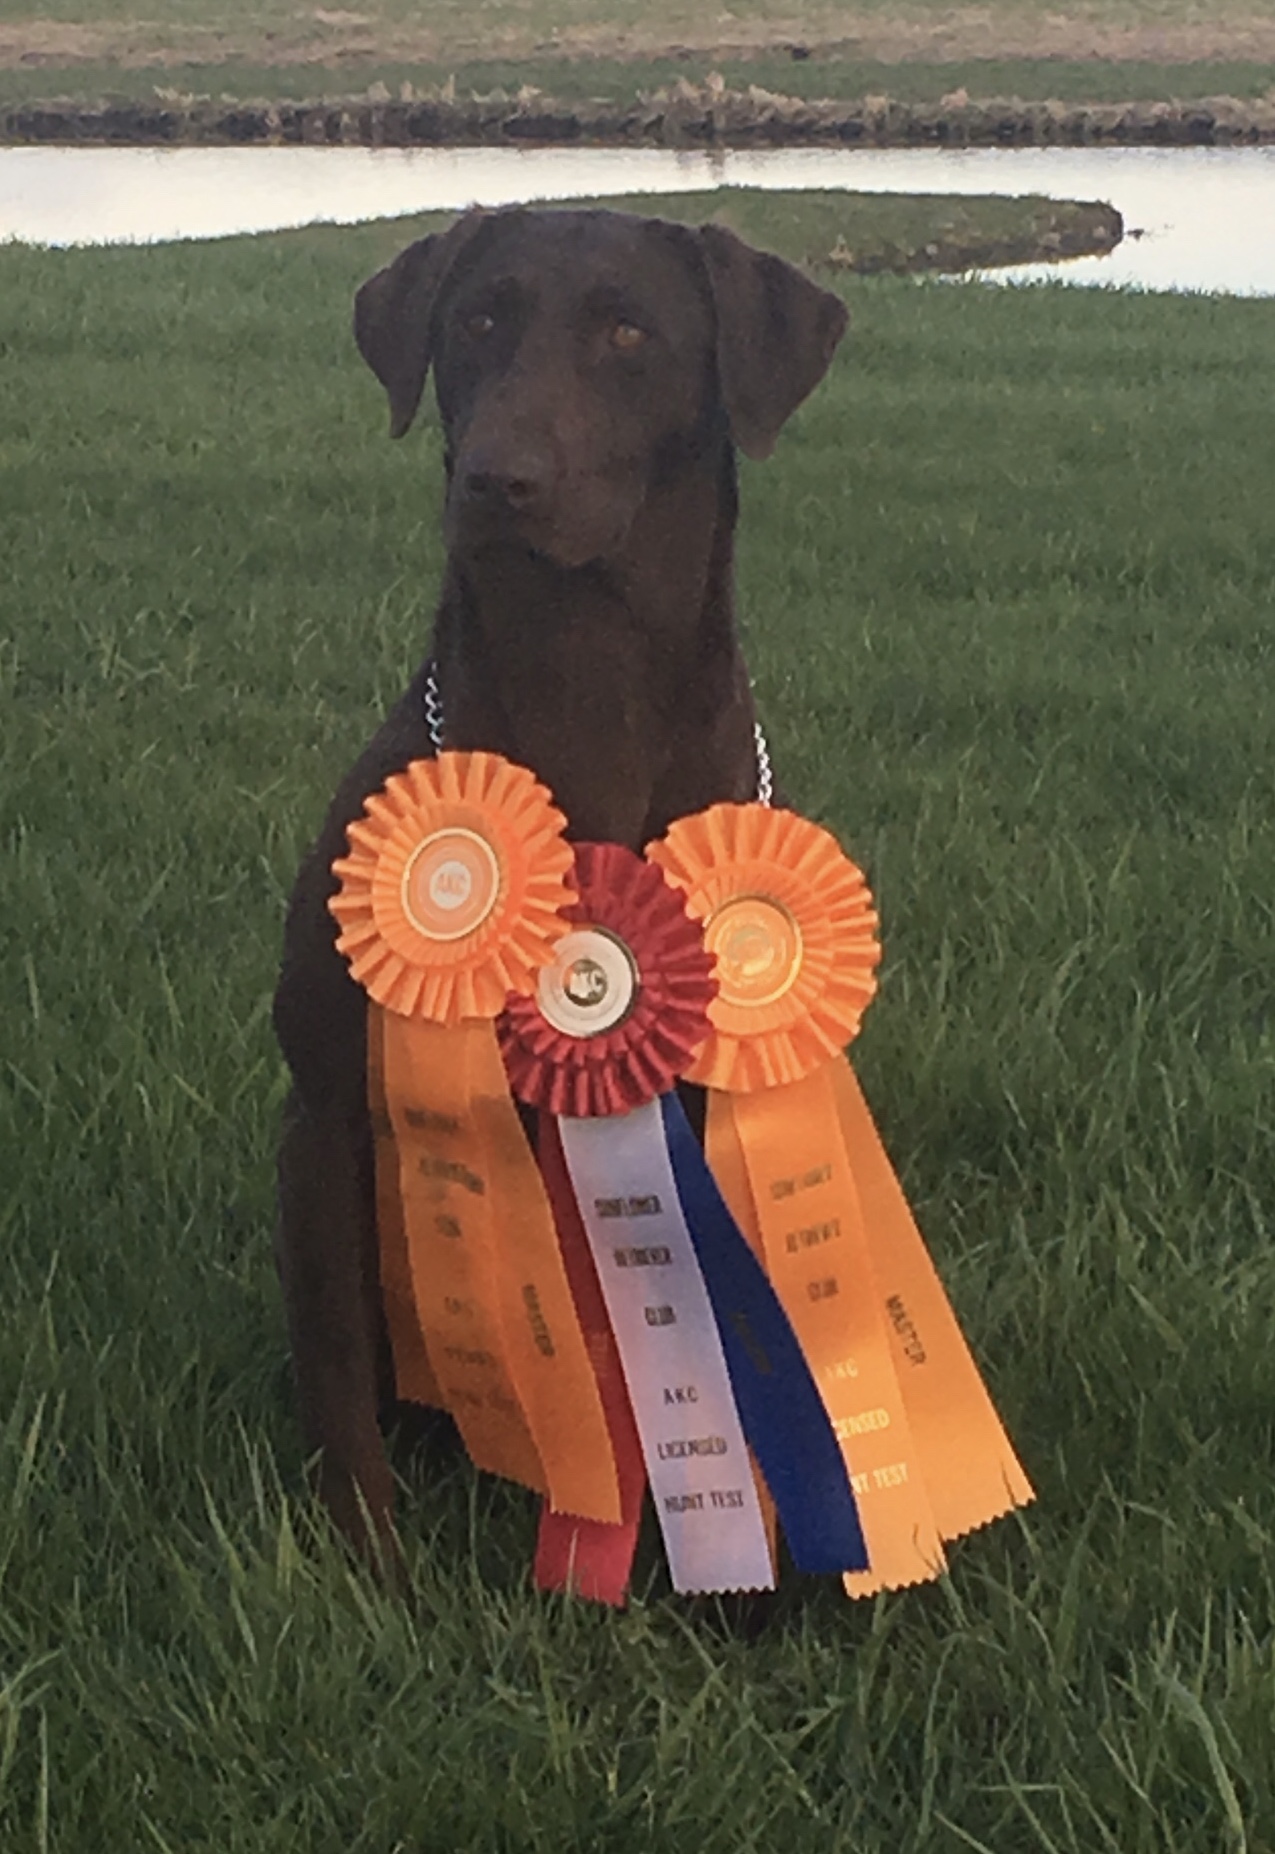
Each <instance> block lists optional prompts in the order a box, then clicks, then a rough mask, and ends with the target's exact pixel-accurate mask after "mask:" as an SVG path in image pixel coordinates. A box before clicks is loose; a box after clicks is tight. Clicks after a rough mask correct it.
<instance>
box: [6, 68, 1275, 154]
mask: <svg viewBox="0 0 1275 1854" xmlns="http://www.w3.org/2000/svg"><path fill="white" fill-rule="evenodd" d="M404 89H405V90H409V89H410V86H404ZM0 140H4V141H8V142H109V143H129V144H133V145H141V146H147V145H156V144H159V145H165V144H168V145H176V144H184V143H209V144H221V145H223V146H224V145H228V144H229V145H233V144H240V143H274V142H277V143H309V144H314V145H320V144H323V143H347V144H356V145H357V144H364V145H369V146H373V147H396V148H406V147H416V146H422V147H448V146H462V147H464V146H484V145H486V146H491V145H495V146H502V145H504V146H508V145H510V144H513V145H517V144H520V143H521V144H537V143H538V144H547V143H562V144H576V145H581V144H585V145H594V146H637V145H642V144H655V145H658V146H663V147H672V148H701V147H722V148H757V147H784V146H802V145H814V146H827V147H837V146H843V147H951V148H964V147H970V148H986V147H1088V146H1094V145H1103V144H1114V145H1124V144H1147V145H1152V146H1167V147H1214V146H1217V147H1235V146H1238V145H1242V144H1245V143H1259V142H1262V143H1265V142H1275V96H1273V97H1268V98H1265V99H1257V100H1251V101H1241V100H1239V99H1237V98H1235V97H1209V98H1206V99H1204V100H1203V101H1200V102H1193V103H1172V102H1166V103H1104V104H1074V103H1061V102H1043V103H1024V102H1021V101H1020V100H1018V99H1017V98H1011V99H1008V100H1001V101H991V102H978V101H972V100H970V99H969V98H968V97H966V96H965V95H964V93H961V92H958V93H956V94H955V95H952V96H948V97H945V98H943V99H942V101H941V102H939V103H933V104H929V103H921V104H918V103H901V102H896V101H892V100H891V99H890V98H888V97H863V98H860V99H858V100H855V101H850V102H840V101H826V102H813V103H812V102H807V101H804V100H803V99H801V98H798V97H787V96H780V95H777V94H775V93H773V92H771V91H766V90H760V89H757V88H756V87H750V88H749V89H748V90H743V91H736V90H728V89H726V88H725V87H724V86H723V85H719V84H714V82H713V81H712V80H711V79H710V80H709V81H708V83H706V84H702V85H694V84H688V83H678V84H675V85H673V86H672V87H671V88H668V89H665V90H660V91H657V92H655V93H653V94H651V95H647V96H641V97H638V98H637V99H635V100H634V101H632V102H628V103H616V102H609V101H605V102H604V101H599V102H594V103H584V104H570V105H568V104H565V103H560V102H555V100H554V99H553V98H552V97H549V96H545V95H543V94H541V93H540V92H539V91H528V90H524V91H521V92H519V94H518V95H517V96H514V97H511V96H509V95H507V94H506V93H505V92H503V91H494V92H492V93H491V94H490V95H487V96H472V97H468V98H464V97H458V96H448V95H447V94H446V92H445V91H444V92H440V93H438V94H436V95H433V96H429V95H404V96H401V97H399V98H393V97H391V96H390V95H389V93H388V92H387V91H385V89H384V86H379V85H378V86H373V88H372V90H371V91H369V92H368V93H367V95H365V96H363V97H359V98H349V99H347V100H345V101H341V102H324V103H266V102H261V103H227V102H217V101H214V100H212V99H209V98H184V97H175V96H174V97H160V98H157V100H156V102H155V103H154V104H147V103H104V104H98V105H85V104H83V103H75V102H59V101H52V102H47V103H38V104H27V105H11V106H9V107H7V108H5V109H2V110H0Z"/></svg>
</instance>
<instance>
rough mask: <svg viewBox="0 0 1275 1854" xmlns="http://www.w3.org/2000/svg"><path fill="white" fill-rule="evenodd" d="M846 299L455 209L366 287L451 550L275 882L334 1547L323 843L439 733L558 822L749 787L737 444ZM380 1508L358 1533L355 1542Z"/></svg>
mask: <svg viewBox="0 0 1275 1854" xmlns="http://www.w3.org/2000/svg"><path fill="white" fill-rule="evenodd" d="M845 324H846V312H845V309H844V307H843V305H842V304H841V302H840V301H839V299H838V298H837V297H835V296H833V295H830V294H829V293H828V292H827V291H825V290H821V289H819V288H817V287H816V285H814V284H813V283H811V282H810V281H809V280H808V279H807V278H805V277H804V276H802V275H801V274H800V272H798V271H797V270H795V269H793V268H792V266H791V265H789V264H786V263H784V262H783V261H781V260H780V259H779V258H776V257H772V256H768V255H766V254H764V253H761V252H758V251H754V250H752V249H751V248H750V247H749V246H747V245H745V244H743V243H741V242H740V240H739V239H737V238H736V237H734V236H733V235H732V234H731V233H730V232H728V231H725V230H724V229H722V228H721V227H719V226H714V225H706V226H704V227H702V228H701V229H699V230H694V229H691V228H689V227H686V226H681V225H672V224H665V223H662V222H661V221H658V220H651V219H638V218H631V217H628V216H627V215H624V214H619V213H610V212H593V211H578V212H577V211H553V212H541V211H536V212H531V211H524V210H516V211H507V212H496V213H481V212H474V213H470V214H467V215H466V216H465V217H464V218H462V219H459V220H458V221H457V222H456V223H455V224H453V225H452V227H451V228H450V229H449V230H448V231H446V232H444V233H442V234H440V235H439V236H436V237H432V238H426V239H423V240H421V241H420V242H419V243H418V244H414V245H411V246H410V247H409V248H408V249H407V250H406V251H404V252H403V253H402V254H401V256H400V257H398V258H397V259H396V260H395V261H394V263H392V264H391V265H390V266H389V267H388V269H386V270H383V271H380V272H378V274H377V275H376V276H374V277H373V278H372V279H371V280H370V281H369V282H368V283H366V284H364V286H363V288H362V289H361V290H360V291H359V293H358V297H357V301H356V306H355V318H354V329H355V335H356V338H357V341H358V345H359V348H360V351H361V352H362V354H363V357H364V359H365V360H366V361H367V363H368V365H369V366H370V367H371V369H372V371H373V372H374V373H375V375H376V376H377V378H378V380H380V382H381V384H382V386H383V387H384V388H385V391H386V393H387V395H388V397H389V407H390V431H391V435H392V436H393V437H401V436H402V435H403V433H404V432H406V431H407V429H408V427H409V426H410V425H411V423H412V420H413V418H414V417H415V414H416V411H417V408H418V406H419V404H420V399H421V395H422V392H423V390H424V386H425V379H426V375H427V374H428V372H429V370H430V367H431V365H432V366H433V369H434V379H435V387H436V391H437V396H438V404H439V409H440V412H441V414H442V424H443V432H444V437H445V468H446V494H445V499H444V513H443V521H444V529H445V535H446V540H447V548H448V559H447V567H446V572H445V576H444V580H443V586H442V592H441V596H440V599H439V603H438V608H437V611H436V613H435V617H434V633H433V640H432V644H431V655H430V658H429V659H428V660H427V662H426V664H425V665H423V666H422V668H421V670H420V672H419V673H418V674H417V676H416V678H415V680H414V681H413V682H412V684H411V686H410V688H409V689H408V690H407V692H406V694H405V695H404V696H403V698H402V700H401V701H400V702H399V703H398V705H397V707H396V708H395V709H394V710H393V712H392V713H391V714H390V716H389V718H388V720H387V721H386V722H385V724H384V726H383V727H382V728H381V729H380V731H379V733H377V735H376V736H375V738H374V739H373V740H372V742H371V744H370V745H369V746H368V748H367V750H366V752H365V753H364V754H363V755H362V757H361V758H360V759H359V761H358V763H357V764H356V765H355V767H354V768H353V770H352V771H351V772H350V773H349V775H348V776H347V777H346V778H345V780H344V781H343V782H342V784H341V787H340V789H339V790H338V792H337V794H336V797H335V799H334V800H333V802H332V805H331V808H330V809H329V811H328V814H327V818H326V821H325V822H324V825H323V828H322V830H321V832H320V834H319V838H318V841H317V842H316V844H315V845H314V847H313V849H312V850H311V851H310V853H309V855H308V856H307V857H306V859H305V861H304V863H303V865H302V867H301V871H300V874H299V876H298V879H297V884H296V888H295V890H294V892H293V896H292V902H291V907H290V909H289V913H288V921H287V928H286V932H285V937H284V951H283V966H282V973H281V976H280V980H279V987H278V992H277V994H276V998H275V1011H274V1021H275V1028H276V1031H277V1034H278V1037H279V1041H280V1044H281V1045H282V1048H283V1053H284V1055H285V1057H286V1058H287V1062H288V1065H289V1067H290V1069H291V1071H292V1082H293V1086H292V1093H291V1096H290V1098H289V1101H288V1105H287V1108H286V1110H285V1118H284V1127H283V1136H282V1143H281V1148H280V1155H279V1211H280V1216H279V1234H278V1249H277V1252H278V1262H279V1270H280V1275H281V1279H282V1284H283V1293H284V1298H285V1301H286V1306H287V1316H288V1325H289V1332H290V1338H291V1344H292V1355H293V1361H294V1366H295V1371H296V1381H297V1389H298V1394H299V1398H300V1407H301V1418H302V1423H303V1427H304V1432H305V1437H306V1441H307V1444H308V1446H309V1448H311V1449H312V1450H314V1451H316V1452H317V1456H318V1462H319V1488H320V1492H321V1495H322V1497H323V1499H324V1501H325V1502H326V1504H327V1507H328V1509H329V1511H330V1512H331V1514H332V1516H333V1518H334V1519H335V1521H336V1523H337V1525H338V1526H339V1527H340V1528H341V1529H342V1531H343V1532H344V1533H345V1534H346V1535H347V1537H348V1538H349V1539H350V1540H351V1541H352V1542H354V1543H355V1544H356V1545H359V1546H361V1547H363V1548H365V1549H368V1548H370V1549H371V1550H372V1551H373V1554H374V1555H375V1554H376V1553H377V1552H379V1551H380V1550H381V1549H382V1548H383V1547H389V1548H391V1549H392V1510H393V1486H392V1475H391V1471H390V1468H389V1465H388V1462H387V1458H386V1453H385V1449H384V1445H383V1441H382V1435H381V1428H380V1421H381V1419H382V1418H383V1417H384V1416H385V1415H386V1414H387V1406H389V1405H390V1404H391V1401H392V1399H391V1394H390V1390H389V1386H390V1382H391V1380H390V1376H389V1372H388V1349H387V1343H386V1337H385V1326H384V1319H383V1316H382V1312H381V1306H380V1297H379V1289H378V1265H377V1240H376V1231H375V1207H374V1188H373V1146H372V1136H371V1130H370V1122H369V1117H368V1106H367V1083H366V1071H365V1005H364V993H363V991H362V990H361V989H360V987H359V986H358V985H356V984H355V983H354V981H353V980H352V979H351V978H350V976H349V973H348V970H347V968H346V965H345V961H344V960H343V959H342V958H341V956H340V955H339V954H338V953H337V952H336V949H335V946H334V939H335V931H336V930H335V924H334V922H333V920H332V917H331V915H330V914H329V912H328V906H327V903H328V898H329V897H330V896H331V895H332V893H333V892H334V888H335V883H334V881H333V878H332V875H331V865H332V862H333V859H334V858H335V857H337V856H340V855H342V854H343V853H344V852H345V849H346V826H347V825H348V824H349V823H350V821H351V820H352V819H353V818H356V817H358V816H359V815H360V813H361V811H362V807H363V801H364V798H365V797H366V796H367V795H368V794H369V793H370V792H373V791H375V790H376V789H377V788H379V787H380V786H382V785H383V784H384V782H385V780H386V779H387V778H388V777H389V776H390V774H391V773H394V772H397V771H398V770H400V769H401V768H402V767H403V766H404V765H406V763H407V762H408V761H409V760H412V759H417V758H420V757H423V756H426V755H429V754H430V753H432V752H433V751H434V748H433V746H432V744H431V733H430V728H429V726H428V724H427V719H426V713H425V699H426V692H427V688H428V687H429V686H430V671H431V664H432V666H433V676H434V678H435V681H434V684H433V686H434V687H435V688H436V689H437V690H438V692H439V693H440V694H441V705H442V711H443V715H444V724H443V725H444V735H443V738H444V741H445V744H446V745H447V746H448V747H454V748H485V749H487V750H489V751H492V752H496V753H502V754H504V755H506V756H507V757H508V758H509V759H511V760H514V761H516V762H517V763H518V764H519V765H522V766H527V767H530V768H531V769H532V770H533V771H534V772H535V773H536V774H537V775H538V776H539V778H540V779H541V780H543V782H544V783H545V784H546V785H547V786H548V787H549V789H550V790H551V792H552V793H553V795H554V798H555V800H556V801H557V803H558V805H559V806H560V807H561V808H562V810H563V811H564V812H565V814H566V816H567V818H568V820H569V823H570V831H571V835H572V836H573V837H575V838H579V839H585V840H606V841H611V842H616V843H623V844H627V845H628V846H629V847H630V848H632V849H634V850H639V849H641V848H642V846H643V845H644V844H646V843H647V842H648V841H649V840H650V839H651V838H653V837H658V836H660V835H661V834H662V833H663V832H664V830H665V829H666V828H667V826H668V825H669V824H670V823H671V822H672V821H673V819H675V818H678V817H682V816H684V815H685V814H687V813H688V812H694V811H698V810H701V809H703V808H704V807H705V806H707V805H711V804H713V803H715V802H717V801H718V800H721V799H733V800H746V799H751V798H753V797H754V796H755V795H756V791H757V762H756V749H755V745H754V731H753V709H752V699H751V696H750V693H749V682H748V676H747V672H746V671H745V668H744V664H743V660H742V658H741V656H740V652H739V647H738V643H737V641H736V635H735V620H734V605H733V585H732V550H733V535H734V527H735V519H736V507H737V504H736V484H735V449H734V447H735V446H736V445H738V446H739V448H740V449H741V450H742V451H744V452H745V454H746V455H747V456H749V457H757V458H760V457H765V456H767V455H768V454H769V452H770V450H771V448H772V446H773V445H774V442H775V439H776V436H777V434H778V432H779V430H780V427H781V426H782V425H783V423H784V421H785V420H786V419H787V418H788V416H789V414H790V413H791V412H792V411H793V410H794V409H795V407H797V406H798V405H799V404H800V403H801V401H802V400H803V399H804V398H805V397H806V395H807V394H808V393H809V392H810V391H811V389H812V388H813V387H814V386H815V385H816V384H817V382H818V381H819V380H820V379H821V377H822V376H823V374H824V372H825V370H826V368H827V366H828V364H829V362H830V360H831V359H832V355H833V351H834V349H835V348H836V346H837V343H838V341H839V340H840V339H841V336H842V333H843V332H844V329H845ZM369 1527H370V1529H371V1530H370V1532H369Z"/></svg>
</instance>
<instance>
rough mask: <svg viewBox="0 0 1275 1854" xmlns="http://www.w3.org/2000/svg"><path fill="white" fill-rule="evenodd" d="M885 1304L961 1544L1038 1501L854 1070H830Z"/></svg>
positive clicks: (950, 1523) (915, 1418) (920, 1440)
mask: <svg viewBox="0 0 1275 1854" xmlns="http://www.w3.org/2000/svg"><path fill="white" fill-rule="evenodd" d="M830 1066H831V1074H832V1085H833V1090H834V1092H835V1094H836V1097H837V1111H838V1114H839V1116H840V1120H841V1134H842V1139H843V1140H844V1142H845V1149H846V1151H847V1152H848V1153H849V1154H850V1155H851V1162H852V1164H853V1167H854V1177H855V1183H856V1184H857V1186H858V1188H859V1199H860V1202H861V1204H862V1206H863V1216H864V1224H865V1227H866V1229H867V1232H868V1248H869V1252H870V1255H871V1260H872V1274H873V1279H874V1281H875V1284H876V1292H877V1299H878V1303H879V1305H880V1307H881V1309H882V1311H883V1313H884V1315H885V1320H886V1323H887V1325H888V1328H889V1333H890V1344H891V1348H892V1350H893V1353H894V1362H895V1369H896V1370H897V1372H898V1374H899V1382H900V1384H901V1385H902V1387H903V1401H904V1403H905V1405H906V1406H907V1410H908V1414H909V1417H910V1418H911V1422H912V1431H913V1435H914V1436H915V1438H916V1442H917V1446H918V1449H919V1451H920V1454H921V1463H922V1472H923V1473H924V1476H925V1491H926V1493H927V1494H928V1495H929V1498H930V1505H931V1507H932V1508H933V1511H934V1517H935V1519H936V1520H937V1522H938V1528H939V1532H940V1533H941V1534H942V1536H943V1537H944V1538H945V1539H958V1538H962V1537H963V1536H964V1535H965V1534H966V1533H967V1532H973V1531H974V1530H975V1529H976V1528H977V1527H979V1526H985V1525H987V1524H988V1522H989V1521H990V1520H993V1519H999V1518H1001V1517H1002V1516H1003V1515H1004V1514H1006V1513H1008V1512H1010V1511H1011V1510H1012V1509H1013V1508H1014V1507H1016V1506H1025V1505H1027V1504H1028V1502H1030V1501H1031V1500H1034V1499H1035V1497H1036V1496H1035V1493H1034V1492H1033V1489H1032V1485H1031V1482H1030V1481H1029V1480H1028V1479H1027V1476H1026V1475H1025V1474H1024V1472H1023V1470H1022V1467H1021V1465H1020V1464H1019V1461H1018V1457H1017V1456H1016V1455H1015V1453H1014V1450H1013V1447H1012V1445H1011V1443H1010V1440H1009V1437H1008V1436H1007V1435H1006V1433H1005V1429H1004V1426H1003V1425H1002V1423H1001V1420H1000V1417H999V1416H998V1415H997V1414H996V1408H995V1405H994V1404H993V1403H992V1400H991V1397H990V1396H989V1395H988V1391H987V1386H986V1385H985V1384H984V1382H983V1379H982V1377H981V1375H980V1373H979V1369H978V1366H977V1365H976V1364H975V1362H974V1359H973V1356H972V1354H971V1352H970V1349H969V1346H968V1344H967V1343H966V1340H965V1335H964V1334H963V1333H962V1331H961V1329H960V1326H959V1324H958V1322H957V1318H956V1315H955V1313H954V1312H953V1310H952V1304H951V1302H950V1301H949V1300H948V1297H947V1294H946V1293H945V1292H944V1289H943V1284H942V1282H941V1281H940V1280H939V1277H938V1271H937V1270H936V1269H935V1266H934V1263H933V1262H932V1261H931V1259H930V1255H929V1251H928V1250H927V1249H926V1246H925V1243H924V1240H923V1239H922V1236H921V1232H920V1230H918V1228H917V1226H916V1222H915V1220H914V1218H913V1216H912V1212H911V1211H910V1210H909V1208H908V1202H907V1199H906V1198H905V1197H904V1195H903V1187H902V1186H901V1185H900V1183H899V1180H898V1177H897V1176H896V1174H895V1170H894V1167H893V1166H892V1165H891V1163H890V1160H889V1157H888V1155H887V1153H886V1150H885V1147H884V1146H883V1145H882V1143H881V1136H880V1134H879V1133H878V1132H877V1129H876V1126H875V1125H874V1123H873V1120H872V1116H871V1114H870V1113H869V1111H868V1104H867V1102H866V1101H865V1100H864V1097H863V1090H862V1089H861V1088H860V1086H859V1080H858V1077H857V1076H856V1075H855V1072H854V1070H853V1069H852V1068H851V1066H850V1064H849V1062H846V1061H841V1062H834V1063H832V1064H831V1065H830Z"/></svg>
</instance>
